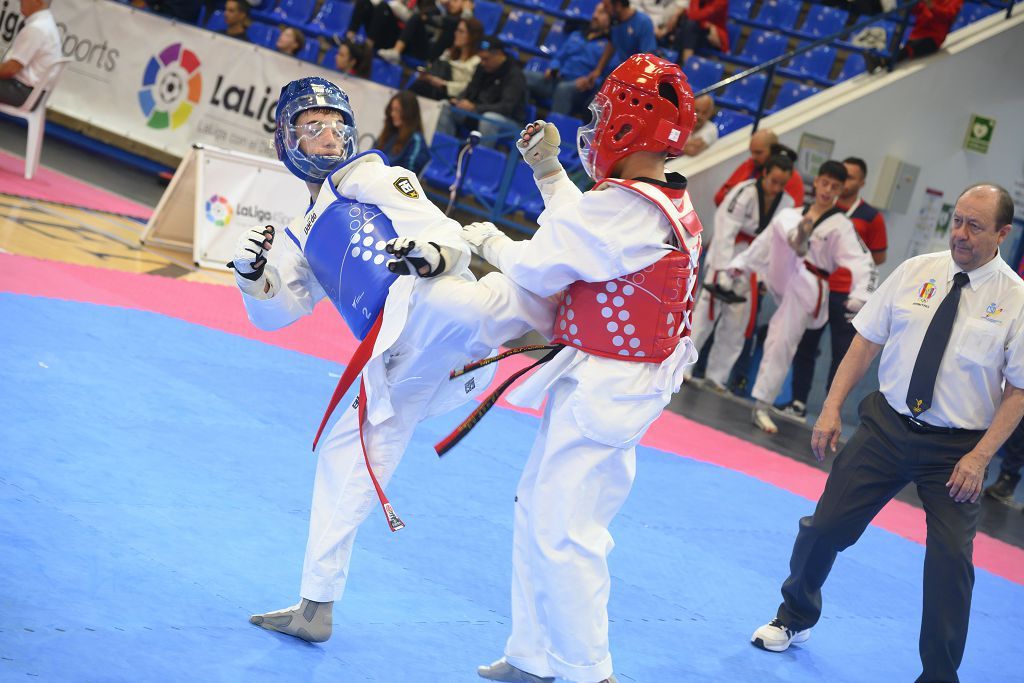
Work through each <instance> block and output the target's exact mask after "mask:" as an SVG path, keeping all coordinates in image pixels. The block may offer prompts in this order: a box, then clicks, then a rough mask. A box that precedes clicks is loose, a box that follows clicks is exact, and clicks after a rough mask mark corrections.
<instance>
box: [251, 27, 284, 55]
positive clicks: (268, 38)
mask: <svg viewBox="0 0 1024 683" xmlns="http://www.w3.org/2000/svg"><path fill="white" fill-rule="evenodd" d="M247 33H248V34H249V42H251V43H252V44H253V45H262V46H263V47H266V48H270V49H271V50H273V49H275V46H276V44H277V37H278V36H279V35H281V29H279V28H278V27H276V26H271V25H270V24H261V23H259V22H258V21H254V22H253V23H252V24H250V25H249V30H248V32H247Z"/></svg>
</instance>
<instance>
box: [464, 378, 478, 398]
mask: <svg viewBox="0 0 1024 683" xmlns="http://www.w3.org/2000/svg"><path fill="white" fill-rule="evenodd" d="M474 389H476V378H474V377H470V378H469V381H467V382H466V393H467V394H468V393H469V392H471V391H473V390H474Z"/></svg>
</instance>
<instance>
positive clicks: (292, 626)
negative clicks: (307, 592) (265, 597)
mask: <svg viewBox="0 0 1024 683" xmlns="http://www.w3.org/2000/svg"><path fill="white" fill-rule="evenodd" d="M333 608H334V603H333V602H313V601H312V600H306V599H305V598H303V599H302V602H300V603H299V604H297V605H293V606H292V607H286V608H285V609H282V610H278V611H276V612H267V613H266V614H254V615H252V616H251V617H249V623H250V624H256V625H257V626H259V627H261V628H265V629H267V630H268V631H277V632H278V633H284V634H285V635H289V636H295V637H296V638H301V639H302V640H305V641H306V642H308V643H322V642H324V641H326V640H327V639H329V638H330V637H331V628H332V624H331V619H332V617H331V614H332V612H333Z"/></svg>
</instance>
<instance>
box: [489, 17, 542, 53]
mask: <svg viewBox="0 0 1024 683" xmlns="http://www.w3.org/2000/svg"><path fill="white" fill-rule="evenodd" d="M542 28H544V17H542V16H541V15H539V14H534V13H533V12H525V11H523V10H518V9H517V10H512V11H511V12H509V13H508V18H507V19H505V25H504V26H503V27H502V29H501V32H500V33H498V37H499V38H501V40H502V41H503V42H505V43H507V44H508V45H514V46H515V47H518V48H519V49H520V50H526V51H527V52H532V53H537V54H539V53H540V52H541V49H540V48H539V47H538V46H537V43H538V42H540V30H541V29H542Z"/></svg>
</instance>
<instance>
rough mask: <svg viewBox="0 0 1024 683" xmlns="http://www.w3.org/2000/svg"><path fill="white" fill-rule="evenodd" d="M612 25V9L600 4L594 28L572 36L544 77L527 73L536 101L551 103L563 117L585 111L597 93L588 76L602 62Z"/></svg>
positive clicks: (528, 84)
mask: <svg viewBox="0 0 1024 683" xmlns="http://www.w3.org/2000/svg"><path fill="white" fill-rule="evenodd" d="M610 25H611V19H610V18H609V16H608V8H607V7H606V6H605V5H604V4H598V5H597V6H596V7H595V8H594V14H593V15H592V16H591V17H590V24H589V25H588V26H587V27H586V29H581V30H579V31H573V32H572V33H570V34H569V36H568V37H567V38H566V39H565V42H564V43H562V46H561V47H559V48H558V52H557V53H556V54H555V57H554V59H552V60H551V63H550V65H549V66H548V68H547V70H546V71H544V73H540V72H537V71H528V72H526V85H527V86H528V87H529V89H530V95H532V96H533V98H534V99H541V100H546V99H550V100H551V111H554V112H558V113H559V114H566V115H571V114H573V113H574V112H576V111H577V110H579V109H582V107H583V105H584V104H585V103H586V102H588V101H589V100H590V95H591V92H592V90H593V88H592V87H591V85H590V81H589V79H588V77H587V76H588V74H590V72H592V71H593V70H594V69H595V68H596V67H597V65H598V62H600V61H601V55H603V54H604V51H605V47H606V46H607V45H608V29H609V27H610Z"/></svg>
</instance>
